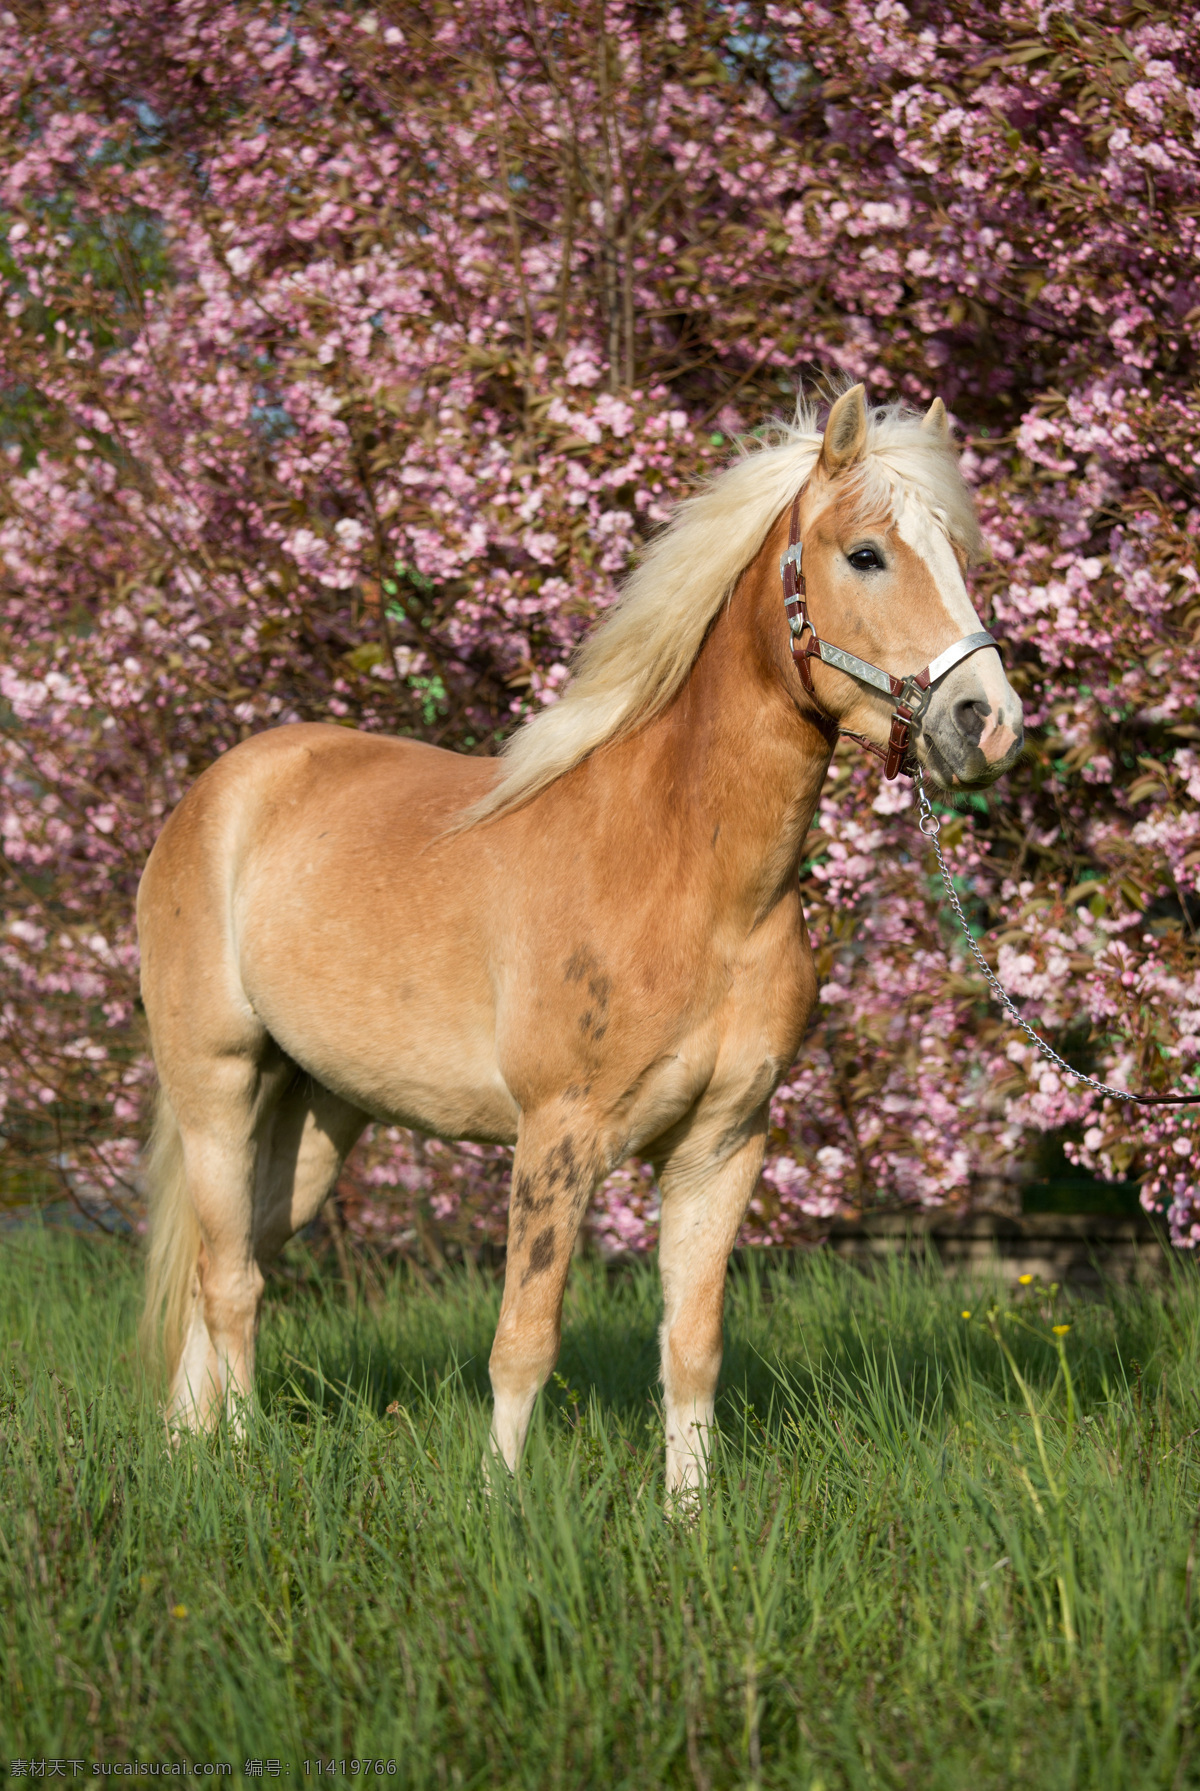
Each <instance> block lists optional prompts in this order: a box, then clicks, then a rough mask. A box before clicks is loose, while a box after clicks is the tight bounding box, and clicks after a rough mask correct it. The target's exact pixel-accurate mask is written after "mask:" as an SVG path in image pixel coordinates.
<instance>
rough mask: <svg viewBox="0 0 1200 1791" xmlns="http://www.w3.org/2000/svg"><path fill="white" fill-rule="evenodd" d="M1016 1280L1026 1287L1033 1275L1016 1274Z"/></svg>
mask: <svg viewBox="0 0 1200 1791" xmlns="http://www.w3.org/2000/svg"><path fill="white" fill-rule="evenodd" d="M1017 1280H1018V1281H1019V1282H1020V1283H1021V1286H1022V1287H1028V1286H1029V1284H1030V1282H1031V1281H1032V1280H1033V1276H1032V1275H1018V1276H1017Z"/></svg>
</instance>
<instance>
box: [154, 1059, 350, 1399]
mask: <svg viewBox="0 0 1200 1791" xmlns="http://www.w3.org/2000/svg"><path fill="white" fill-rule="evenodd" d="M218 1080H220V1078H218ZM225 1080H226V1081H227V1082H228V1083H229V1084H230V1085H231V1086H229V1088H228V1090H227V1098H226V1099H225V1100H224V1101H223V1102H222V1104H221V1123H219V1124H216V1123H214V1118H215V1115H213V1114H211V1113H210V1116H209V1122H208V1124H201V1123H199V1122H198V1117H197V1115H196V1114H195V1112H194V1111H193V1112H191V1113H190V1115H189V1123H188V1124H187V1125H186V1126H181V1128H180V1129H181V1132H182V1135H183V1146H184V1160H185V1163H186V1166H187V1185H188V1193H189V1194H190V1196H191V1199H192V1204H193V1206H194V1207H195V1210H196V1216H197V1218H198V1219H199V1221H200V1235H201V1248H200V1257H199V1263H198V1274H197V1288H196V1294H197V1297H196V1299H195V1301H194V1305H193V1311H192V1315H191V1325H190V1329H189V1331H188V1334H187V1336H186V1338H185V1342H184V1349H183V1354H182V1357H181V1359H180V1364H179V1370H178V1372H177V1374H176V1377H175V1385H174V1387H173V1389H172V1397H171V1402H170V1406H169V1408H168V1409H169V1413H170V1415H171V1416H172V1417H174V1418H176V1419H178V1420H182V1421H183V1422H184V1423H188V1424H191V1425H196V1424H199V1425H200V1426H205V1425H207V1424H210V1423H212V1421H213V1420H214V1418H215V1417H216V1415H217V1413H218V1412H219V1411H220V1410H221V1409H222V1407H224V1408H225V1409H226V1410H228V1411H230V1412H235V1411H236V1406H237V1403H238V1401H239V1400H244V1399H249V1398H250V1396H251V1393H252V1391H253V1384H254V1348H255V1338H256V1335H257V1331H258V1315H259V1307H260V1304H261V1300H262V1291H263V1273H262V1271H263V1269H264V1268H265V1267H266V1266H267V1265H268V1264H269V1263H270V1262H272V1261H273V1260H274V1258H275V1257H276V1256H278V1254H279V1252H280V1250H281V1249H282V1248H283V1246H284V1244H286V1242H287V1241H288V1239H289V1238H290V1237H291V1236H292V1235H293V1234H294V1233H295V1232H297V1231H298V1230H299V1229H300V1227H301V1226H303V1225H306V1224H307V1223H308V1221H309V1220H310V1219H313V1218H315V1217H316V1215H317V1213H318V1212H319V1211H320V1210H321V1207H322V1205H323V1204H324V1201H325V1199H326V1197H327V1196H328V1194H329V1192H330V1190H331V1189H332V1187H333V1185H334V1183H335V1182H336V1180H337V1177H338V1172H339V1170H340V1169H341V1166H342V1163H343V1162H344V1161H345V1158H346V1154H347V1152H348V1151H349V1150H350V1148H351V1146H352V1145H353V1143H354V1141H355V1139H356V1138H357V1137H358V1135H359V1133H360V1132H361V1131H362V1129H363V1127H364V1125H365V1124H366V1115H365V1114H364V1113H360V1112H359V1111H358V1109H357V1108H354V1107H351V1106H350V1105H349V1104H348V1103H347V1102H345V1101H341V1100H339V1099H338V1098H337V1097H336V1096H335V1095H332V1094H330V1093H329V1091H328V1089H325V1088H323V1087H321V1086H320V1084H318V1083H315V1082H313V1080H312V1078H311V1077H309V1076H306V1075H304V1074H303V1073H302V1072H300V1071H298V1070H297V1069H296V1067H295V1065H294V1064H293V1063H292V1062H291V1061H290V1060H289V1059H288V1058H285V1057H284V1056H283V1054H282V1053H281V1052H280V1051H279V1050H278V1049H277V1048H276V1047H275V1045H274V1044H273V1043H272V1042H271V1041H269V1040H268V1041H266V1048H265V1050H264V1052H263V1056H262V1061H260V1063H259V1065H258V1066H257V1073H256V1074H255V1075H254V1076H250V1075H243V1076H242V1077H241V1078H237V1077H236V1076H232V1075H228V1073H227V1075H226V1077H225ZM239 1082H240V1086H234V1085H235V1084H237V1083H239ZM211 1104H212V1088H211V1082H210V1087H209V1092H208V1095H207V1099H206V1105H209V1106H211Z"/></svg>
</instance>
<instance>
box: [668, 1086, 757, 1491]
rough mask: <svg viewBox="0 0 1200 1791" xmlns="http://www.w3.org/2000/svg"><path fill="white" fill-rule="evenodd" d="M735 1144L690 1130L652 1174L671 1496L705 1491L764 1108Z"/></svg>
mask: <svg viewBox="0 0 1200 1791" xmlns="http://www.w3.org/2000/svg"><path fill="white" fill-rule="evenodd" d="M706 1134H707V1137H706ZM739 1137H740V1142H736V1141H735V1142H734V1143H733V1146H732V1148H729V1146H728V1145H727V1144H725V1140H724V1139H722V1140H721V1142H720V1143H719V1144H718V1143H716V1142H715V1141H714V1140H713V1139H712V1135H711V1130H710V1128H709V1127H708V1126H704V1127H696V1128H694V1129H692V1130H691V1131H690V1132H689V1135H688V1136H687V1138H685V1139H684V1140H683V1141H682V1142H681V1143H680V1144H679V1145H677V1146H676V1147H675V1149H674V1150H673V1151H672V1153H671V1155H670V1156H669V1157H668V1158H667V1160H666V1161H665V1163H664V1164H663V1166H662V1171H661V1174H660V1177H659V1182H660V1187H661V1190H662V1218H661V1220H660V1223H659V1237H658V1262H659V1272H660V1274H661V1276H662V1285H663V1323H662V1331H661V1332H660V1340H661V1344H662V1381H663V1390H664V1393H665V1395H666V1428H667V1490H668V1491H669V1492H678V1491H681V1490H683V1489H685V1488H688V1487H697V1486H703V1485H704V1482H705V1480H706V1479H707V1476H708V1451H709V1441H710V1436H711V1432H712V1424H713V1411H714V1407H715V1402H716V1393H717V1376H718V1375H719V1374H720V1372H721V1355H722V1349H723V1335H722V1321H723V1318H724V1312H725V1267H726V1264H727V1263H728V1261H729V1253H730V1251H731V1250H732V1249H733V1245H734V1241H735V1239H736V1237H737V1234H738V1230H739V1228H740V1226H741V1223H742V1219H743V1216H744V1215H745V1211H746V1208H747V1206H748V1205H749V1202H750V1196H751V1195H752V1194H753V1192H754V1189H755V1186H756V1184H757V1182H758V1176H759V1171H760V1169H761V1168H762V1160H763V1146H764V1143H765V1141H766V1109H765V1108H763V1109H762V1110H760V1111H759V1112H758V1113H756V1114H755V1115H754V1116H753V1118H752V1119H751V1120H750V1121H748V1122H747V1124H746V1125H745V1127H743V1128H742V1129H741V1131H740V1133H739ZM722 1145H724V1146H725V1154H722V1148H721V1146H722Z"/></svg>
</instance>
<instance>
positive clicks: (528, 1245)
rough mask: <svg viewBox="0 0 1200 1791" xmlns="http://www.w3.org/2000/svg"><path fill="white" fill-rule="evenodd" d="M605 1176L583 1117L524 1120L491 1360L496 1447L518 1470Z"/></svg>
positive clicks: (543, 1116)
mask: <svg viewBox="0 0 1200 1791" xmlns="http://www.w3.org/2000/svg"><path fill="white" fill-rule="evenodd" d="M599 1173H600V1163H599V1159H598V1154H597V1150H596V1140H595V1135H594V1133H593V1132H592V1130H591V1129H590V1128H585V1127H584V1126H582V1125H581V1124H580V1122H579V1117H578V1115H577V1114H576V1115H572V1116H570V1117H569V1118H568V1117H567V1116H565V1115H564V1114H563V1113H562V1112H561V1110H558V1111H556V1112H554V1113H553V1114H535V1115H523V1116H522V1119H521V1124H520V1130H519V1133H518V1137H517V1148H516V1153H515V1155H514V1158H513V1178H512V1195H511V1198H510V1200H509V1208H508V1262H507V1265H506V1268H505V1274H504V1299H503V1302H502V1303H501V1307H500V1322H499V1324H498V1325H497V1327H496V1337H495V1341H494V1342H493V1344H492V1354H491V1361H490V1368H491V1376H492V1392H493V1394H494V1396H495V1407H494V1410H493V1414H492V1449H493V1451H494V1452H495V1453H496V1454H497V1455H499V1456H501V1457H502V1458H503V1460H504V1461H505V1462H506V1463H507V1465H508V1467H509V1468H510V1469H512V1470H514V1471H515V1469H516V1466H517V1462H518V1460H519V1459H520V1455H521V1450H522V1448H523V1447H524V1444H525V1434H526V1432H527V1431H528V1429H529V1419H530V1416H531V1414H532V1412H533V1402H534V1400H535V1399H536V1398H537V1396H538V1393H539V1391H540V1390H541V1388H542V1387H543V1385H544V1384H545V1382H546V1381H547V1380H548V1379H549V1376H550V1372H551V1370H552V1369H553V1367H554V1364H555V1362H556V1361H557V1360H558V1345H559V1339H560V1336H561V1332H562V1301H563V1289H564V1288H565V1286H566V1281H567V1270H568V1268H569V1266H570V1262H571V1252H572V1248H573V1246H574V1243H575V1237H576V1233H577V1232H578V1230H579V1226H580V1222H581V1220H582V1218H583V1215H584V1213H585V1211H586V1210H587V1203H588V1200H589V1198H590V1197H591V1193H592V1189H593V1188H594V1187H595V1185H596V1181H597V1179H598V1176H599Z"/></svg>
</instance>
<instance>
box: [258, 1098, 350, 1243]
mask: <svg viewBox="0 0 1200 1791" xmlns="http://www.w3.org/2000/svg"><path fill="white" fill-rule="evenodd" d="M366 1124H367V1115H366V1114H365V1113H363V1112H361V1111H360V1109H359V1108H357V1107H353V1106H351V1104H350V1103H349V1101H343V1100H341V1099H340V1098H339V1096H337V1095H334V1094H331V1093H330V1092H329V1090H328V1089H327V1088H323V1087H322V1085H321V1084H320V1083H319V1082H314V1080H313V1078H312V1077H311V1076H309V1075H306V1074H305V1073H304V1072H303V1071H302V1070H297V1071H296V1073H295V1075H294V1077H293V1079H292V1082H291V1085H290V1087H289V1088H288V1089H287V1092H286V1093H285V1094H284V1095H283V1096H282V1098H281V1099H280V1101H279V1104H278V1106H277V1107H276V1109H275V1112H274V1115H273V1117H272V1124H271V1131H270V1137H269V1140H266V1141H264V1148H263V1151H262V1157H261V1161H260V1165H259V1179H258V1193H257V1197H256V1213H255V1226H254V1244H255V1255H256V1257H257V1259H258V1262H259V1264H260V1266H262V1267H265V1266H266V1265H267V1264H268V1263H269V1262H271V1261H273V1260H274V1258H275V1257H276V1256H278V1254H279V1252H280V1250H282V1248H283V1246H284V1245H285V1244H286V1243H287V1241H288V1239H289V1238H290V1237H293V1236H294V1235H295V1233H296V1232H298V1231H299V1230H300V1229H301V1227H302V1226H305V1225H307V1224H308V1223H309V1221H310V1220H312V1219H315V1218H316V1216H317V1214H318V1213H319V1212H320V1210H321V1208H322V1207H323V1206H324V1204H325V1201H326V1199H327V1198H328V1196H329V1195H330V1194H331V1193H332V1192H333V1189H334V1187H335V1185H336V1183H337V1178H338V1176H339V1174H340V1173H341V1168H342V1164H343V1163H344V1162H345V1160H346V1158H347V1156H348V1155H349V1154H350V1151H351V1149H352V1148H353V1146H354V1144H355V1142H356V1140H357V1139H358V1137H359V1135H360V1134H361V1132H362V1130H363V1128H364V1127H365V1126H366Z"/></svg>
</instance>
